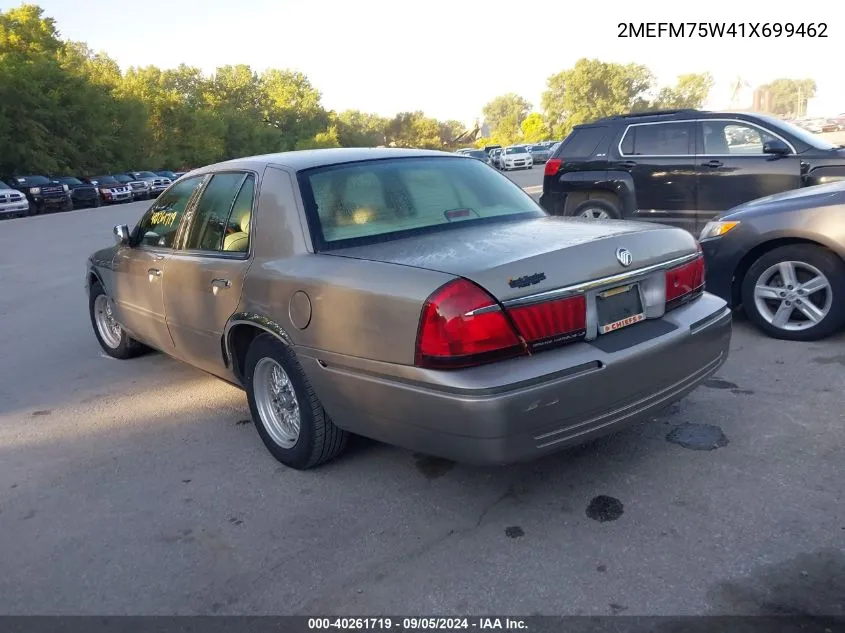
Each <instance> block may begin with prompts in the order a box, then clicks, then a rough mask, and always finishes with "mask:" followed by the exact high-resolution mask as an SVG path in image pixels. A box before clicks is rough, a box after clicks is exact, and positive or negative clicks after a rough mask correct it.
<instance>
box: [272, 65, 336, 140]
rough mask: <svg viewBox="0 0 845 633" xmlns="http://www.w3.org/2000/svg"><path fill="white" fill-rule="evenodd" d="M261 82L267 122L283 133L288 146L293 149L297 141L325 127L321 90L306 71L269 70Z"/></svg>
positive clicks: (326, 115) (327, 120) (326, 119)
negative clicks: (315, 85) (309, 78)
mask: <svg viewBox="0 0 845 633" xmlns="http://www.w3.org/2000/svg"><path fill="white" fill-rule="evenodd" d="M259 81H260V85H261V102H262V111H263V115H264V121H266V122H267V123H269V124H270V125H271V126H272V127H274V128H276V129H277V130H279V132H281V135H282V142H283V143H284V145H285V148H287V149H293V148H294V147H295V146H296V143H297V141H298V140H301V139H306V138H310V137H313V136H314V135H316V134H317V133H319V132H320V131H323V130H325V129H326V126H327V125H328V122H329V118H328V113H327V112H326V111H325V110H324V109H323V106H322V104H321V102H320V100H321V95H320V91H319V90H317V89H316V88H314V86H312V85H311V82H310V81H308V77H306V76H305V75H304V74H302V73H300V72H295V71H291V70H278V69H270V70H267V71H265V72H264V73H263V74H262V75H261V77H260V79H259Z"/></svg>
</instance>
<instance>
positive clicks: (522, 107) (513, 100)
mask: <svg viewBox="0 0 845 633" xmlns="http://www.w3.org/2000/svg"><path fill="white" fill-rule="evenodd" d="M481 111H482V113H483V114H484V121H485V123H487V124H488V125H489V126H490V133H491V135H492V137H493V138H494V139H496V141H497V142H499V143H501V144H502V145H509V144H510V143H513V142H515V141H516V140H518V139H519V137H520V134H521V129H520V126H521V125H522V122H523V121H524V120H525V118H526V117H527V116H528V113H529V112H530V111H531V104H530V103H528V101H526V100H525V99H523V98H522V97H520V96H519V95H518V94H516V93H513V92H509V93H508V94H504V95H500V96H498V97H496V98H495V99H493V100H492V101H490V102H489V103H488V104H487V105H485V106H484V108H482V110H481Z"/></svg>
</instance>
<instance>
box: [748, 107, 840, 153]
mask: <svg viewBox="0 0 845 633" xmlns="http://www.w3.org/2000/svg"><path fill="white" fill-rule="evenodd" d="M757 116H759V117H760V118H761V119H763V120H764V121H766V122H768V123H769V124H771V125H772V126H773V127H774V128H775V130H777V129H778V128H780V129H782V130H783V131H785V132H788V133H789V134H791V135H792V136H794V137H795V138H797V139H799V140H800V141H802V142H804V143H806V144H807V145H809V146H811V147H815V148H816V149H836V147H837V145H835V144H833V143H830V142H828V141H827V140H826V139H823V138H822V137H821V136H819V135H818V134H813V133H812V132H810V131H808V130H805V129H804V128H801V127H798V126H797V125H795V124H794V123H789V122H788V121H783V120H782V119H776V118H774V117H770V116H766V115H764V114H760V115H757Z"/></svg>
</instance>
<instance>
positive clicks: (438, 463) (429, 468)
mask: <svg viewBox="0 0 845 633" xmlns="http://www.w3.org/2000/svg"><path fill="white" fill-rule="evenodd" d="M414 460H416V467H417V470H418V471H420V472H421V473H422V474H423V475H425V478H426V479H428V480H431V479H438V478H439V477H442V476H443V475H445V474H446V473H448V472H449V471H450V470H452V469H453V468H454V467H455V462H452V461H449V460H448V459H441V458H439V457H431V456H429V455H422V454H420V453H415V454H414Z"/></svg>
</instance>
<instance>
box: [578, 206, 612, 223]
mask: <svg viewBox="0 0 845 633" xmlns="http://www.w3.org/2000/svg"><path fill="white" fill-rule="evenodd" d="M578 217H579V218H589V219H591V220H609V219H610V215H609V214H608V212H607V211H605V210H604V209H602V208H600V207H587V208H586V209H584V210H583V211H581V213H579V214H578Z"/></svg>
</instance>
